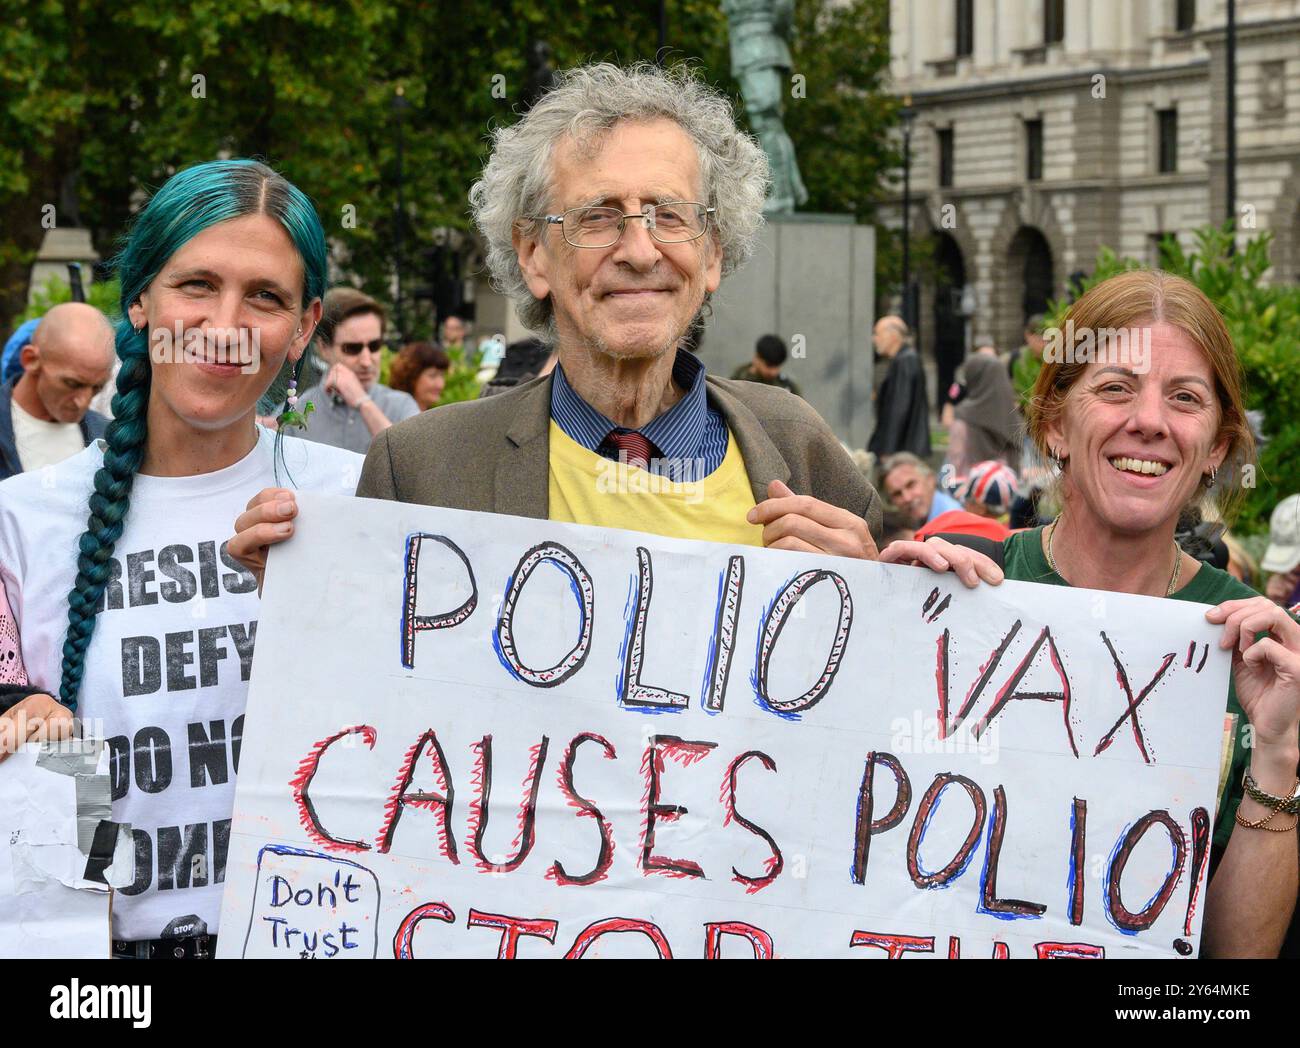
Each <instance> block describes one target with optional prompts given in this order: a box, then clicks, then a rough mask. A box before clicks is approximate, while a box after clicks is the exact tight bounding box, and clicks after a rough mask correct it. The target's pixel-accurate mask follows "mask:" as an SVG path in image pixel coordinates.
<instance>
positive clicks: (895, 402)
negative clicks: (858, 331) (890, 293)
mask: <svg viewBox="0 0 1300 1048" xmlns="http://www.w3.org/2000/svg"><path fill="white" fill-rule="evenodd" d="M911 337H912V334H911V332H910V331H909V330H908V327H907V325H906V324H905V323H903V319H902V318H901V317H893V316H890V317H881V318H880V319H879V320H878V321H876V327H875V329H874V331H873V332H872V340H873V341H874V343H875V346H876V352H877V353H879V354H880V355H881V356H882V357H884V358H885V359H886V360H888V361H889V370H888V371H887V372H886V373H885V381H884V382H883V383H882V384H881V386H880V395H879V396H878V397H877V398H876V430H875V432H874V433H873V434H872V435H871V441H870V443H868V445H867V450H869V451H871V452H872V453H873V454H875V456H876V457H877V458H878V459H883V458H884V457H885V456H887V455H892V454H894V452H896V451H910V452H911V453H912V454H913V455H917V456H919V457H920V458H928V457H929V455H930V407H929V402H928V401H927V399H926V395H925V372H924V371H923V370H922V368H921V358H920V357H919V356H917V353H916V350H915V349H913V348H912V345H911Z"/></svg>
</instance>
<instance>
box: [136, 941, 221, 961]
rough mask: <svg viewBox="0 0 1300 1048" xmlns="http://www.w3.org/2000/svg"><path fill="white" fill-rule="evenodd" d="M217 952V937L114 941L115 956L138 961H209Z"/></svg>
mask: <svg viewBox="0 0 1300 1048" xmlns="http://www.w3.org/2000/svg"><path fill="white" fill-rule="evenodd" d="M216 952H217V937H216V936H215V935H191V936H189V937H187V938H184V939H135V940H124V939H114V940H113V956H114V957H119V958H128V959H137V960H170V959H175V960H186V959H192V960H209V959H211V958H212V956H213V955H214V954H215V953H216Z"/></svg>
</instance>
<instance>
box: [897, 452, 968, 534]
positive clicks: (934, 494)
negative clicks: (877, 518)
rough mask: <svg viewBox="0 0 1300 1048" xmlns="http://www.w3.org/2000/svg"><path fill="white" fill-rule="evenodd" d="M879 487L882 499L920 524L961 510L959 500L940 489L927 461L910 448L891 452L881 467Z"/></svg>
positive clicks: (914, 523)
mask: <svg viewBox="0 0 1300 1048" xmlns="http://www.w3.org/2000/svg"><path fill="white" fill-rule="evenodd" d="M880 486H881V489H882V490H883V491H884V492H885V498H887V499H889V501H890V502H892V503H893V504H894V506H895V507H896V508H897V509H898V510H900V511H901V512H902V513H904V514H905V515H906V516H907V517H908V518H909V519H910V520H911V522H912V526H913V527H918V528H919V527H920V526H921V525H922V524H925V523H926V522H927V521H930V520H933V519H934V518H935V517H937V516H938V515H939V514H940V513H946V512H948V511H949V510H952V509H961V503H960V502H958V501H957V500H956V499H954V498H953V497H952V496H951V495H949V494H948V493H947V492H944V491H940V490H939V487H938V481H937V478H936V477H935V475H934V470H932V469H931V468H930V466H929V464H928V463H926V462H925V461H924V460H922V459H919V458H917V457H916V456H915V455H913V454H912V453H911V452H910V451H900V452H897V453H896V454H893V455H890V456H889V457H888V458H887V459H885V460H884V462H882V463H881V466H880Z"/></svg>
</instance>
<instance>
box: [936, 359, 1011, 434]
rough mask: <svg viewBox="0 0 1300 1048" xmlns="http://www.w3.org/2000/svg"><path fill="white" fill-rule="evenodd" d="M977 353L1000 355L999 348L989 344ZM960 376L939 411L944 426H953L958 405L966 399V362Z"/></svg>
mask: <svg viewBox="0 0 1300 1048" xmlns="http://www.w3.org/2000/svg"><path fill="white" fill-rule="evenodd" d="M975 352H976V353H979V354H984V355H986V356H994V357H996V356H997V355H998V351H997V347H996V346H993V345H990V344H989V343H987V342H986V343H984V344H983V345H980V346H977V347H976V349H975ZM959 375H960V377H959V378H955V379H953V383H952V385H951V386H949V387H948V399H947V400H946V401H945V402H944V405H943V407H942V408H941V409H940V411H939V424H940V425H942V426H948V427H951V426H952V422H953V419H955V418H956V417H957V415H956V407H957V405H958V404H960V403H961V402H962V401H963V400H965V399H966V382H965V375H966V364H965V362H963V363H962V365H961V368H960V369H959Z"/></svg>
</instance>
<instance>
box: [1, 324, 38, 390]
mask: <svg viewBox="0 0 1300 1048" xmlns="http://www.w3.org/2000/svg"><path fill="white" fill-rule="evenodd" d="M40 326H41V318H40V317H32V319H31V320H24V321H23V322H22V323H21V324H19V325H18V329H17V330H16V331H15V332H14V333H13V334H12V335H10V336H9V337H8V338H7V339H5V348H4V350H3V351H0V383H8V382H11V381H13V380H14V379H16V378H18V376H19V375H21V374H22V373H23V362H22V355H23V346H25V345H27V344H28V343H30V342H31V340H32V336H33V335H35V334H36V329H37V328H38V327H40Z"/></svg>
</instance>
